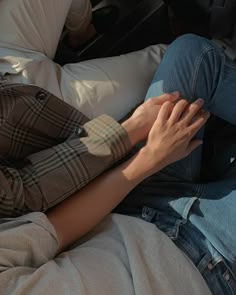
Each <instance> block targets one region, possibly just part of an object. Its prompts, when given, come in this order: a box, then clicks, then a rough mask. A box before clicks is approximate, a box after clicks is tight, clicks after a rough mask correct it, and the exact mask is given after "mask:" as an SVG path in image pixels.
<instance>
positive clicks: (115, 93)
mask: <svg viewBox="0 0 236 295" xmlns="http://www.w3.org/2000/svg"><path fill="white" fill-rule="evenodd" d="M88 2H89V0H77V1H75V0H74V1H72V0H34V1H32V0H17V1H16V0H1V1H0V73H2V74H5V73H11V75H8V76H7V79H9V80H11V81H13V82H21V83H27V84H35V85H37V86H39V87H41V88H44V89H47V90H48V91H50V92H51V93H53V94H54V95H56V96H58V97H59V98H61V99H63V100H64V101H66V102H67V103H69V104H71V105H73V106H74V107H76V108H77V109H79V110H80V111H82V112H83V113H84V114H86V115H87V116H88V117H89V118H94V117H96V116H99V115H100V114H103V113H106V114H108V115H110V116H112V117H113V118H115V119H116V120H120V119H121V118H122V117H123V116H124V115H126V114H127V113H128V112H129V111H130V110H132V109H133V108H134V107H135V106H136V105H137V104H139V103H140V102H141V101H142V100H143V99H144V97H145V94H146V91H147V89H148V86H149V84H150V82H151V80H152V77H153V75H154V72H155V71H156V69H157V66H158V64H159V63H160V60H161V57H162V55H163V53H164V51H165V48H166V46H164V45H162V46H151V47H149V48H147V49H145V50H142V51H139V52H136V53H131V54H127V55H122V56H119V57H114V58H108V59H96V60H90V61H85V62H82V63H76V64H69V65H65V66H64V67H61V66H59V65H58V64H55V63H54V62H53V61H52V58H53V57H54V54H55V51H56V47H57V44H58V40H59V37H60V34H61V31H62V28H63V25H64V22H65V20H66V17H67V13H68V18H67V25H68V26H70V27H74V28H76V26H78V24H80V23H81V22H82V23H83V24H85V23H88V22H89V20H90V18H91V15H90V13H89V5H88ZM70 7H71V9H70ZM81 11H83V12H84V11H87V12H88V15H87V14H85V13H81Z"/></svg>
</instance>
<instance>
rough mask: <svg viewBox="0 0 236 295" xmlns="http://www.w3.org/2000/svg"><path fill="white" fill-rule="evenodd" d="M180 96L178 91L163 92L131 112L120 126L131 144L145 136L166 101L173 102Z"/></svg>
mask: <svg viewBox="0 0 236 295" xmlns="http://www.w3.org/2000/svg"><path fill="white" fill-rule="evenodd" d="M179 97H180V93H179V92H177V91H176V92H174V93H170V94H167V93H165V94H163V95H160V96H158V97H152V98H149V99H148V100H147V101H145V102H144V103H142V104H141V105H140V106H139V107H138V108H137V109H136V110H135V111H134V113H133V114H132V116H131V117H130V118H129V119H128V120H127V121H125V122H124V123H122V126H123V127H124V128H125V130H126V131H127V133H128V135H129V138H130V141H131V144H132V145H135V144H137V143H138V142H140V141H142V140H144V139H146V138H147V136H148V134H149V132H150V130H151V128H152V126H153V124H154V122H155V120H156V118H157V115H158V113H159V111H160V109H161V106H162V105H163V104H164V103H165V102H166V101H169V102H175V101H176V100H177V99H178V98H179Z"/></svg>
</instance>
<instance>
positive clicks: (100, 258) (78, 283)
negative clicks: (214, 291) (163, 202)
mask: <svg viewBox="0 0 236 295" xmlns="http://www.w3.org/2000/svg"><path fill="white" fill-rule="evenodd" d="M57 249H58V240H57V236H56V232H55V230H54V228H53V226H52V225H51V224H50V222H49V221H48V219H47V217H46V216H45V215H44V214H43V213H32V214H28V215H25V216H23V217H19V218H16V219H4V220H3V219H2V220H0V286H1V289H0V294H1V295H8V294H9V295H15V294H17V295H18V294H22V295H23V294H24V295H25V294H27V295H31V294H33V295H38V294H44V295H45V294H47V295H51V294H52V295H55V294H56V295H60V294H63V295H64V294H66V295H70V294H73V295H74V294H79V295H80V294H81V295H92V294H96V295H132V294H135V295H174V294H175V295H179V294H181V295H185V294H186V295H189V294H191V295H210V294H211V292H210V291H209V289H208V287H207V285H206V283H205V281H204V279H203V278H202V276H201V274H200V273H199V272H198V270H197V268H196V267H195V266H194V265H193V264H192V263H191V261H190V260H189V259H188V258H187V257H186V256H185V255H184V254H183V253H182V252H181V251H180V250H179V249H178V248H177V247H176V246H175V245H174V243H173V242H172V241H171V240H170V239H169V238H168V237H167V236H166V235H165V234H163V233H162V232H161V231H159V230H158V229H157V228H156V227H155V226H154V225H152V224H149V223H147V222H145V221H142V220H139V219H137V218H133V217H128V216H122V215H118V214H112V215H109V216H108V217H107V218H106V219H105V220H104V221H103V222H102V223H101V224H100V225H99V226H97V227H96V228H95V229H94V230H93V231H92V232H91V233H90V234H88V235H87V236H86V237H85V238H83V239H82V240H80V241H79V243H76V244H74V245H73V247H71V249H70V250H68V251H66V252H64V253H62V254H60V255H58V256H56V257H55V255H56V252H57ZM54 257H55V258H54Z"/></svg>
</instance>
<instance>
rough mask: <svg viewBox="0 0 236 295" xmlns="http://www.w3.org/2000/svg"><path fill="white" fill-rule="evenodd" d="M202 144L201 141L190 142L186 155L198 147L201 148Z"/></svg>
mask: <svg viewBox="0 0 236 295" xmlns="http://www.w3.org/2000/svg"><path fill="white" fill-rule="evenodd" d="M202 143H203V141H202V140H200V139H193V140H191V141H190V143H189V146H188V148H187V154H188V155H189V154H191V153H192V152H193V151H194V150H195V149H196V148H198V147H199V146H201V145H202Z"/></svg>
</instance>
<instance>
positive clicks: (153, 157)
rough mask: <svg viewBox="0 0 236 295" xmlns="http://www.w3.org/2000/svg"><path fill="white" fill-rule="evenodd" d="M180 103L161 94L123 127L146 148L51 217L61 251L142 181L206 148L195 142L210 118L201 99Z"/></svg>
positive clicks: (171, 96) (94, 183)
mask: <svg viewBox="0 0 236 295" xmlns="http://www.w3.org/2000/svg"><path fill="white" fill-rule="evenodd" d="M178 98H179V94H178V93H175V94H173V95H162V96H161V97H160V98H153V99H151V100H150V101H147V102H145V103H144V104H143V105H141V106H139V107H138V108H137V110H136V111H135V112H134V114H133V115H132V116H131V118H130V119H128V120H127V121H126V122H124V123H123V127H124V128H125V129H126V131H127V132H128V134H129V136H130V140H131V142H132V143H133V144H135V143H137V142H138V141H140V140H143V139H145V138H147V142H146V145H145V146H144V147H143V148H142V149H141V150H140V151H139V152H138V153H137V154H136V155H134V156H133V157H132V158H131V159H129V160H128V161H126V162H124V163H122V164H121V165H119V166H117V167H115V168H113V169H111V170H109V171H108V172H106V173H104V174H103V175H101V176H99V177H97V178H96V179H95V180H94V181H92V182H91V183H89V184H88V185H87V186H86V187H84V188H83V189H82V190H80V191H79V192H77V193H76V194H74V195H73V196H71V197H70V198H68V199H67V200H65V201H64V202H62V203H61V204H60V205H58V206H57V207H55V208H53V209H51V210H50V211H49V212H48V213H47V216H48V218H49V220H50V222H51V223H52V224H53V226H54V228H55V230H56V232H57V235H58V239H59V250H58V251H59V252H60V251H62V250H63V249H65V248H66V247H67V246H69V245H70V244H71V243H73V242H75V241H77V240H78V239H79V238H81V237H82V236H83V235H84V234H86V233H87V232H88V231H90V230H91V229H92V228H93V227H94V226H96V225H97V224H98V223H99V222H100V221H101V220H102V219H103V218H104V217H105V216H106V215H107V214H109V213H110V212H111V210H112V209H113V208H114V207H116V206H117V205H118V204H119V203H120V202H121V201H122V200H123V199H124V198H125V196H126V195H127V194H128V193H129V192H130V191H131V190H132V189H133V188H134V187H135V186H137V185H138V184H139V183H140V182H141V181H143V180H144V179H145V178H147V177H149V176H150V175H152V174H153V173H156V172H158V171H160V170H161V169H162V168H164V167H165V166H167V165H169V164H171V163H173V162H175V161H178V160H180V159H182V158H184V157H186V156H187V155H189V154H190V153H191V152H192V151H193V150H194V149H196V148H197V147H198V146H199V145H200V144H202V141H200V140H196V139H193V138H194V136H195V134H196V133H197V132H198V130H199V129H200V128H201V127H202V126H203V125H204V124H205V123H206V121H207V120H208V118H209V113H208V112H205V111H203V110H202V107H203V103H204V102H203V100H197V101H195V102H194V103H193V104H188V102H187V101H185V100H179V101H178V102H177V103H175V101H176V100H177V99H178ZM135 126H136V127H135ZM114 187H115V188H116V189H115V190H114Z"/></svg>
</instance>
